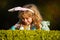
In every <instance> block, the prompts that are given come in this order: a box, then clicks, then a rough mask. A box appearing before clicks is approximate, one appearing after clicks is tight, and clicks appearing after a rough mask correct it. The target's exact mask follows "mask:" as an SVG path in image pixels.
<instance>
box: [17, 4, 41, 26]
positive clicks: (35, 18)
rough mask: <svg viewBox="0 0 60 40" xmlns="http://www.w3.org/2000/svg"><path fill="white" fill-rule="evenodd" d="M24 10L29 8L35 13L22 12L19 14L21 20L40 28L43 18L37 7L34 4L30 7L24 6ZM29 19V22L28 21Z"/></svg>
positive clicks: (29, 5)
mask: <svg viewBox="0 0 60 40" xmlns="http://www.w3.org/2000/svg"><path fill="white" fill-rule="evenodd" d="M23 7H24V8H29V9H31V10H33V11H34V13H32V12H31V11H29V10H27V11H21V12H19V15H18V17H19V19H21V20H22V22H24V23H26V22H27V23H26V24H32V23H33V24H35V25H36V26H39V24H40V23H41V21H42V17H41V15H40V12H39V11H38V9H37V7H36V5H34V4H28V5H24V6H23ZM26 19H27V20H26Z"/></svg>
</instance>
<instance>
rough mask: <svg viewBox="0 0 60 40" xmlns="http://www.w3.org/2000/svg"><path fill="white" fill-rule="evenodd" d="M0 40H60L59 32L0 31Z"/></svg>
mask: <svg viewBox="0 0 60 40" xmlns="http://www.w3.org/2000/svg"><path fill="white" fill-rule="evenodd" d="M0 40H60V31H58V30H51V31H43V30H14V31H13V30H0Z"/></svg>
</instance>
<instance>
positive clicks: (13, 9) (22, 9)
mask: <svg viewBox="0 0 60 40" xmlns="http://www.w3.org/2000/svg"><path fill="white" fill-rule="evenodd" d="M27 10H28V11H30V12H32V13H34V11H33V10H31V9H29V8H23V7H14V8H12V9H9V10H8V11H9V12H13V11H27Z"/></svg>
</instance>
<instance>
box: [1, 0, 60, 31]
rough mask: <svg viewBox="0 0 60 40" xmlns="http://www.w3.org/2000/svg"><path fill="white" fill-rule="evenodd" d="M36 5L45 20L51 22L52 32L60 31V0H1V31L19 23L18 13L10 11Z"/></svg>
mask: <svg viewBox="0 0 60 40" xmlns="http://www.w3.org/2000/svg"><path fill="white" fill-rule="evenodd" d="M30 3H32V4H36V5H37V7H38V9H39V11H40V13H41V15H42V17H43V19H44V20H46V21H50V27H49V28H50V29H51V30H60V24H59V23H60V1H59V0H0V29H9V28H10V27H11V26H12V25H14V24H15V23H16V22H17V21H18V17H17V16H18V14H17V13H18V12H13V13H10V12H8V9H10V8H13V7H16V6H23V5H25V4H30Z"/></svg>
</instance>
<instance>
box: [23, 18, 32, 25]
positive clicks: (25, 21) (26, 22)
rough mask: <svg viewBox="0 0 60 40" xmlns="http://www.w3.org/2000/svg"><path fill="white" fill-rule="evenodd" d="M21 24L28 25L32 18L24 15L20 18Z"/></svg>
mask: <svg viewBox="0 0 60 40" xmlns="http://www.w3.org/2000/svg"><path fill="white" fill-rule="evenodd" d="M22 22H23V24H25V25H29V24H31V23H32V18H31V17H26V18H23V19H22Z"/></svg>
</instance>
